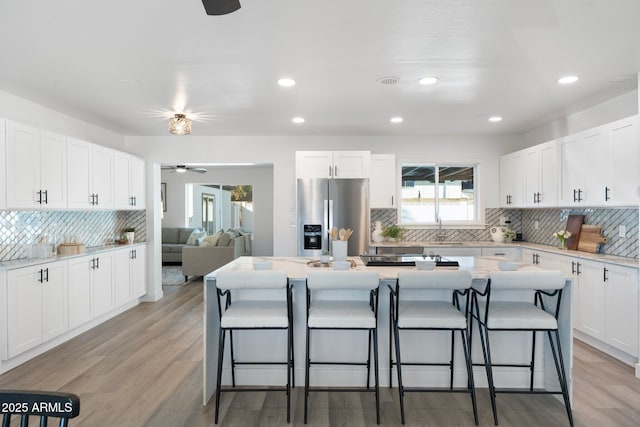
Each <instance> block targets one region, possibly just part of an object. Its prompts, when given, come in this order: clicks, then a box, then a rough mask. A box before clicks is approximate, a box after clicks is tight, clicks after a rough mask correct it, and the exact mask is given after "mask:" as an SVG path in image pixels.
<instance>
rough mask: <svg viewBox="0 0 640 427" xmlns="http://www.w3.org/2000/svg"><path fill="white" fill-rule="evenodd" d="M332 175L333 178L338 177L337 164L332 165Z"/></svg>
mask: <svg viewBox="0 0 640 427" xmlns="http://www.w3.org/2000/svg"><path fill="white" fill-rule="evenodd" d="M333 176H334V178H337V177H338V166H334V167H333Z"/></svg>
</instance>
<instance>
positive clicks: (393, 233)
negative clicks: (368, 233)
mask: <svg viewBox="0 0 640 427" xmlns="http://www.w3.org/2000/svg"><path fill="white" fill-rule="evenodd" d="M403 236H404V227H400V226H399V225H392V226H390V227H384V228H383V229H382V237H385V238H386V239H387V240H389V241H391V242H395V241H399V240H402V237H403Z"/></svg>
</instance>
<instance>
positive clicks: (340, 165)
mask: <svg viewBox="0 0 640 427" xmlns="http://www.w3.org/2000/svg"><path fill="white" fill-rule="evenodd" d="M370 163H371V154H370V153H369V152H368V151H334V152H333V178H369V165H370Z"/></svg>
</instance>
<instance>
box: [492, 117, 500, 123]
mask: <svg viewBox="0 0 640 427" xmlns="http://www.w3.org/2000/svg"><path fill="white" fill-rule="evenodd" d="M489 121H490V122H491V123H498V122H501V121H502V117H500V116H491V117H489Z"/></svg>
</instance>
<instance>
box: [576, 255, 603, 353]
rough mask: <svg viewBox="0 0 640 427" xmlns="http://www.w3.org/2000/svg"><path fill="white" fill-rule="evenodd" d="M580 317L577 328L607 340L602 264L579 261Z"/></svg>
mask: <svg viewBox="0 0 640 427" xmlns="http://www.w3.org/2000/svg"><path fill="white" fill-rule="evenodd" d="M578 268H579V271H580V274H579V276H580V279H579V285H578V286H579V287H580V293H579V298H580V317H579V321H578V322H577V324H576V325H575V327H576V328H577V329H579V330H581V331H582V332H584V333H586V334H588V335H590V336H592V337H594V338H598V339H600V340H602V341H604V339H605V290H606V288H605V286H604V282H603V280H602V265H601V264H600V263H595V262H590V261H585V260H580V261H579V267H578Z"/></svg>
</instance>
